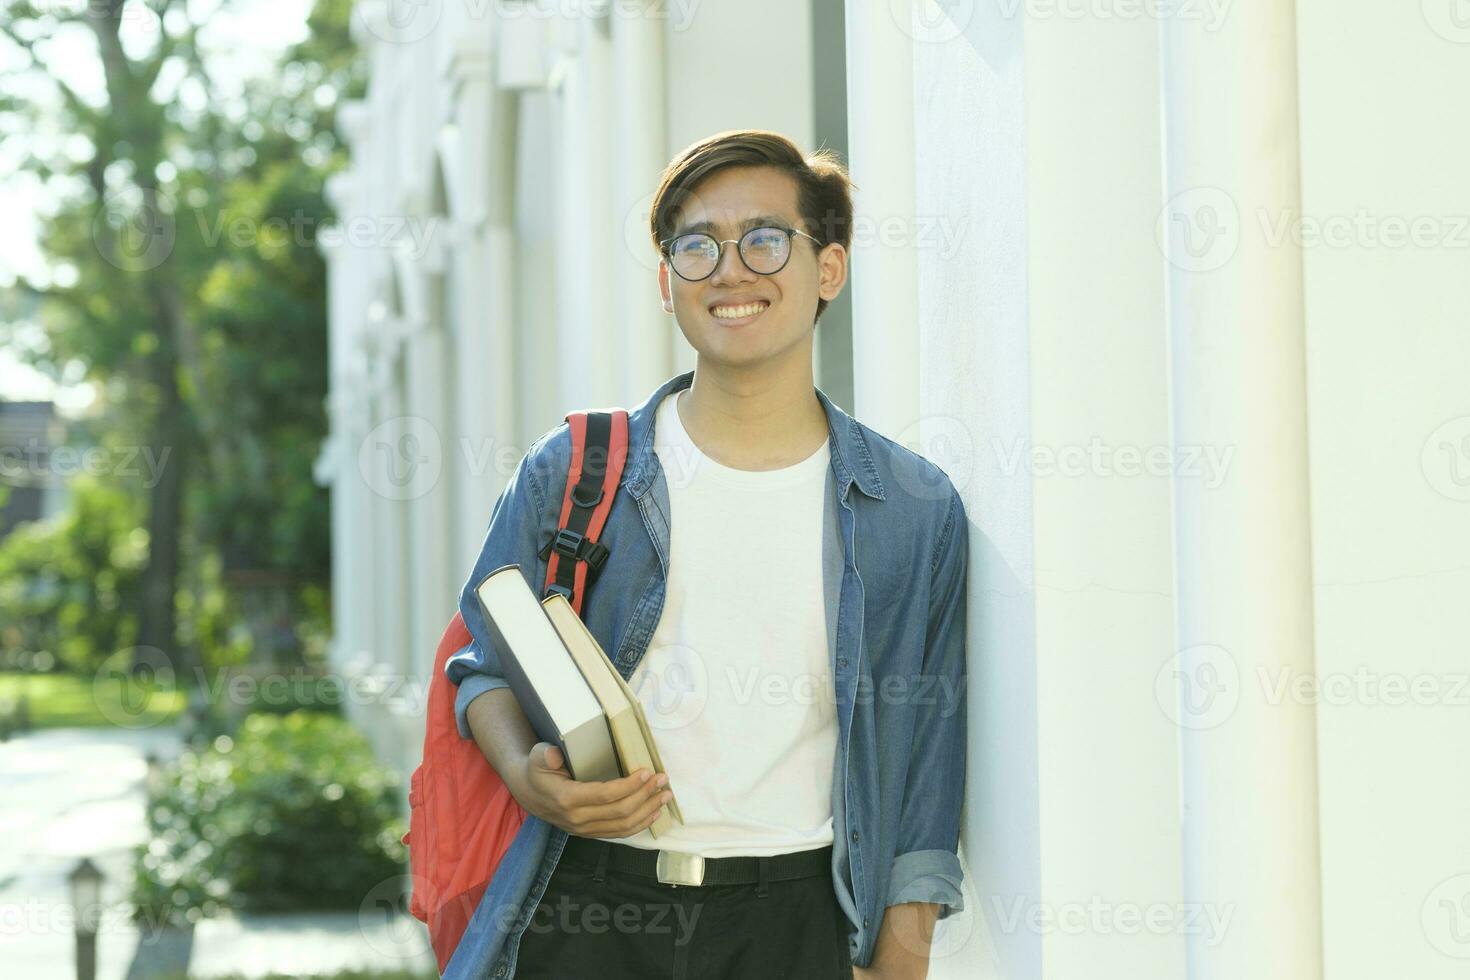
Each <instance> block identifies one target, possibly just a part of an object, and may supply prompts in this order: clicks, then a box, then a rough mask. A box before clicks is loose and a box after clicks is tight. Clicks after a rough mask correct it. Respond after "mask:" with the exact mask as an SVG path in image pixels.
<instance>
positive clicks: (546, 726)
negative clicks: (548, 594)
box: [475, 564, 620, 781]
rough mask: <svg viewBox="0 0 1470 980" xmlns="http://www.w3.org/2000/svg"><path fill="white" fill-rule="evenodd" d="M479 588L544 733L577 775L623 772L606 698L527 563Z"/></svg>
mask: <svg viewBox="0 0 1470 980" xmlns="http://www.w3.org/2000/svg"><path fill="white" fill-rule="evenodd" d="M475 594H476V595H477V596H478V597H479V600H480V611H481V613H482V614H483V615H484V617H485V625H486V627H487V628H488V630H489V632H490V637H491V640H492V642H493V643H494V645H495V652H496V653H497V654H499V655H500V665H501V669H502V671H503V673H504V674H505V679H506V681H507V682H509V684H510V689H511V692H512V693H513V694H515V697H516V701H518V702H519V703H520V706H521V710H522V711H524V712H525V713H526V718H527V719H528V720H529V721H530V722H531V727H532V729H534V730H535V732H536V737H537V738H539V739H540V740H541V741H543V742H550V743H552V744H553V745H555V746H557V747H558V748H560V749H561V750H562V755H563V756H564V757H565V759H566V767H567V772H568V774H570V775H571V777H572V778H573V779H576V780H579V781H588V780H605V779H617V778H618V776H619V775H620V773H619V771H618V756H617V751H616V749H615V748H614V744H613V738H612V733H611V732H610V731H609V729H608V724H607V716H606V715H605V714H604V713H603V710H602V705H601V704H600V703H599V702H598V700H597V697H596V696H595V695H594V694H593V693H592V689H591V688H590V687H588V686H587V680H586V678H584V677H583V676H582V671H581V670H580V669H579V668H578V667H577V664H576V662H575V661H574V660H573V659H572V656H571V654H570V653H568V652H567V648H566V645H565V644H564V643H563V642H562V639H561V635H560V634H559V633H558V632H557V629H556V627H555V626H554V625H553V624H552V622H551V620H550V618H549V617H548V616H547V615H546V611H545V609H543V608H542V606H541V603H540V602H538V601H537V600H536V594H535V593H534V592H532V591H531V587H530V585H528V584H527V583H526V579H525V576H523V575H522V574H521V568H520V566H519V565H514V564H512V565H502V566H501V567H499V568H497V569H495V570H494V571H492V572H491V573H490V574H488V575H486V576H485V577H484V578H483V579H481V580H480V584H479V585H477V586H476V587H475Z"/></svg>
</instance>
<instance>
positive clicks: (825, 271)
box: [817, 242, 847, 303]
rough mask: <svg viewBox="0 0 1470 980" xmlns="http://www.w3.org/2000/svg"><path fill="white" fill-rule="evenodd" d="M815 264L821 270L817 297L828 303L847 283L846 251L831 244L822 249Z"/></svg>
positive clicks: (833, 243)
mask: <svg viewBox="0 0 1470 980" xmlns="http://www.w3.org/2000/svg"><path fill="white" fill-rule="evenodd" d="M817 264H818V268H819V269H820V270H821V274H820V276H819V278H818V280H817V295H818V296H820V297H821V298H822V299H824V300H826V301H827V302H829V303H830V302H832V300H834V299H836V298H837V294H838V293H840V292H842V287H843V285H844V284H845V283H846V282H847V249H845V248H843V247H842V246H841V245H840V244H839V243H837V242H831V243H829V244H828V245H827V247H826V248H824V249H822V254H821V255H820V256H818V257H817Z"/></svg>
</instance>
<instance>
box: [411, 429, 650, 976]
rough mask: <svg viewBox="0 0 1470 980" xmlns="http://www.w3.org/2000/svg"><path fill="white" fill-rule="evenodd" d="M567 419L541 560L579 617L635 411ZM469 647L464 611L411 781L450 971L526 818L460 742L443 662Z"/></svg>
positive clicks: (417, 877) (427, 880)
mask: <svg viewBox="0 0 1470 980" xmlns="http://www.w3.org/2000/svg"><path fill="white" fill-rule="evenodd" d="M566 420H567V422H568V423H570V425H571V433H572V458H571V466H570V470H569V472H568V474H567V484H566V493H565V495H564V497H563V500H562V507H561V519H560V520H559V521H558V525H559V527H558V530H557V532H556V534H555V536H553V537H552V538H551V539H550V540H548V541H547V542H546V543H545V544H544V545H543V546H542V548H541V550H540V556H541V557H542V558H545V559H547V568H546V590H545V593H544V595H546V596H549V595H550V594H551V593H552V592H560V593H561V594H562V595H565V596H566V597H567V600H568V601H569V602H571V604H572V609H573V610H575V611H576V612H577V614H578V615H580V614H581V612H582V597H583V595H584V594H585V592H586V590H587V588H588V587H589V586H590V585H591V584H592V581H595V579H596V576H597V573H598V572H599V571H601V569H602V566H603V563H604V562H606V561H607V556H608V549H607V548H606V547H604V546H603V545H601V544H600V543H598V541H597V539H598V538H599V537H600V536H601V535H602V528H603V525H604V524H605V523H606V522H607V514H608V511H610V510H611V509H612V503H613V498H614V497H615V496H616V494H617V489H618V482H619V480H621V479H622V475H623V464H624V463H625V462H626V459H627V454H628V453H627V450H628V413H627V412H626V411H624V410H622V409H612V410H609V411H601V412H573V413H571V414H569V415H567V416H566ZM589 573H590V575H589ZM469 642H470V633H469V630H468V629H467V628H466V627H465V624H464V618H463V617H462V616H461V615H460V614H459V613H457V612H456V613H455V614H454V618H453V619H452V620H450V621H449V625H448V626H447V627H445V629H444V635H443V636H442V637H441V638H440V640H439V648H438V650H437V651H435V654H434V670H433V673H432V674H431V675H430V677H429V699H428V711H427V718H426V719H425V731H424V755H423V761H422V762H420V763H419V765H418V767H417V768H416V769H414V771H413V778H412V779H411V780H410V783H409V790H408V805H409V830H408V833H406V834H404V835H403V843H405V844H407V845H408V853H409V870H410V872H411V881H412V885H413V887H412V895H411V898H410V901H409V912H410V913H411V914H412V915H413V916H414V917H415V918H417V919H419V920H421V921H422V922H424V923H425V924H427V925H428V927H429V943H430V945H431V946H432V947H433V949H434V956H435V957H436V958H437V959H438V961H439V970H440V972H441V973H442V972H443V971H444V967H445V966H446V965H447V964H448V963H449V958H450V957H451V956H453V955H454V949H455V947H456V946H458V945H459V940H460V937H461V936H463V935H464V931H465V928H466V927H467V926H468V925H469V921H470V919H471V917H473V916H474V914H475V909H476V908H477V907H478V906H479V904H480V899H481V898H482V897H483V896H484V894H485V889H486V887H487V886H488V885H489V884H490V879H491V878H492V877H493V876H494V874H495V869H496V868H497V867H498V866H499V865H500V859H501V858H502V857H504V856H505V852H506V851H507V850H509V849H510V845H511V842H512V841H513V840H515V836H516V834H517V832H519V831H520V829H521V824H522V823H524V822H525V819H526V811H525V809H524V808H522V807H521V805H520V804H519V803H517V802H516V801H515V797H513V796H511V795H510V790H509V789H508V788H507V787H506V785H505V782H504V781H503V780H502V779H501V778H500V775H499V774H498V773H497V772H496V771H495V769H494V768H493V767H492V766H491V765H490V763H489V762H488V761H486V759H485V756H484V755H483V754H481V752H480V748H479V746H478V745H476V744H475V740H474V739H471V738H463V737H461V736H460V734H459V729H458V727H457V726H456V724H455V719H454V698H455V693H456V688H455V686H454V685H453V684H451V683H450V682H449V679H448V678H447V677H445V676H444V664H445V662H446V661H447V660H448V659H449V658H450V657H451V656H453V655H454V654H455V653H457V652H459V651H460V650H461V649H463V648H464V647H465V645H466V644H468V643H469Z"/></svg>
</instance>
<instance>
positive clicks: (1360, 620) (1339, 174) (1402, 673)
mask: <svg viewBox="0 0 1470 980" xmlns="http://www.w3.org/2000/svg"><path fill="white" fill-rule="evenodd" d="M1297 8H1298V16H1297V38H1298V40H1297V49H1298V53H1299V59H1300V66H1301V67H1300V74H1301V94H1300V106H1301V110H1300V111H1301V158H1302V210H1301V217H1302V230H1303V232H1304V233H1306V234H1307V237H1306V239H1305V241H1306V242H1307V244H1305V245H1304V246H1303V248H1302V255H1303V271H1304V283H1305V309H1306V323H1307V327H1306V337H1307V377H1308V391H1309V398H1308V406H1309V420H1310V433H1311V507H1312V546H1313V566H1314V579H1315V590H1314V598H1315V617H1316V624H1317V669H1318V672H1319V676H1320V677H1321V678H1322V680H1323V686H1322V690H1321V694H1320V704H1319V705H1318V707H1317V719H1318V733H1319V761H1318V773H1319V786H1320V799H1321V810H1322V821H1321V856H1322V857H1321V860H1322V899H1323V914H1322V927H1323V940H1324V963H1325V969H1326V974H1327V976H1328V977H1329V978H1331V980H1367V978H1374V977H1383V976H1389V975H1392V976H1402V977H1416V978H1417V977H1424V978H1435V980H1439V978H1449V977H1460V976H1464V975H1466V973H1467V972H1470V832H1467V828H1470V763H1467V761H1466V760H1467V746H1470V688H1467V687H1466V686H1465V677H1466V675H1467V673H1470V652H1467V647H1466V642H1465V637H1466V635H1467V632H1470V631H1467V625H1470V602H1467V601H1466V596H1467V595H1470V565H1467V562H1466V556H1467V555H1470V383H1467V377H1470V370H1467V368H1470V327H1467V319H1470V318H1467V315H1466V311H1467V310H1470V265H1467V263H1470V180H1467V179H1466V166H1465V162H1466V160H1467V159H1470V127H1466V126H1464V125H1459V124H1457V123H1454V122H1452V121H1451V117H1452V116H1453V115H1455V114H1458V115H1460V116H1461V117H1463V115H1464V113H1463V106H1464V93H1465V92H1467V91H1470V18H1467V17H1466V11H1465V8H1464V6H1463V4H1462V5H1459V6H1457V5H1456V4H1454V3H1450V2H1444V3H1440V2H1436V0H1426V2H1424V3H1408V4H1348V5H1342V4H1332V3H1324V2H1321V0H1298V3H1297ZM1370 63H1371V64H1373V65H1381V66H1383V67H1382V69H1381V70H1378V69H1375V70H1371V71H1365V70H1364V66H1365V65H1367V64H1370ZM1273 217H1274V216H1273ZM1416 226H1417V228H1418V231H1417V232H1415V230H1414V229H1415V228H1416ZM1253 233H1254V234H1257V235H1260V234H1262V233H1263V232H1262V231H1261V229H1260V225H1259V222H1258V223H1257V227H1256V229H1255V230H1254V231H1253ZM1416 240H1417V242H1418V244H1416V243H1415V242H1416Z"/></svg>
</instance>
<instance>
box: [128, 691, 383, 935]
mask: <svg viewBox="0 0 1470 980" xmlns="http://www.w3.org/2000/svg"><path fill="white" fill-rule="evenodd" d="M398 795H399V786H398V782H397V780H396V778H395V777H394V776H392V775H391V774H390V773H388V772H387V771H385V770H384V769H382V768H381V767H379V766H378V764H377V762H376V761H375V760H374V758H373V756H372V754H371V751H370V750H369V748H368V746H367V743H366V742H365V741H364V740H363V738H362V736H361V734H360V733H358V732H357V731H356V730H355V729H354V728H352V727H351V725H349V724H348V723H347V722H345V721H343V720H341V719H340V718H336V717H333V716H331V715H327V714H321V713H318V712H306V711H296V712H292V713H290V714H285V715H277V714H267V713H259V714H252V715H250V716H248V717H247V718H245V720H244V721H243V723H242V724H241V726H240V729H239V731H238V733H237V737H235V738H231V737H230V736H228V735H222V736H219V737H218V738H216V739H215V740H214V742H213V744H212V745H211V746H210V747H209V748H208V749H206V750H205V751H203V752H198V753H192V752H191V753H185V754H184V755H183V756H181V757H180V759H179V760H178V762H176V763H174V764H173V765H172V766H170V767H169V768H168V770H166V772H165V774H164V779H163V787H162V789H161V791H160V792H159V793H158V794H157V795H156V797H155V798H154V799H153V800H152V801H151V802H150V805H149V808H148V825H149V830H150V837H151V840H150V841H149V842H148V843H147V844H146V845H143V846H141V847H139V848H138V849H137V852H136V857H137V874H136V876H135V884H134V892H133V898H132V900H133V904H134V906H135V912H134V915H135V917H136V918H138V919H140V920H143V921H147V922H149V923H151V924H162V923H164V922H171V923H174V924H182V923H184V922H196V921H198V920H199V919H200V918H203V917H206V916H210V915H213V914H215V913H217V912H218V911H220V910H221V909H223V908H232V909H237V910H241V911H257V912H282V911H294V910H306V909H313V910H315V909H356V908H357V907H358V906H359V905H360V903H361V902H362V900H363V898H364V896H366V895H367V894H368V892H370V891H372V890H373V889H374V888H375V887H378V886H381V885H382V884H383V883H384V882H386V881H390V880H392V879H395V878H396V877H397V876H399V875H402V874H404V872H405V867H404V865H405V862H406V860H407V853H406V851H407V849H406V848H405V847H404V846H403V845H402V844H401V843H400V840H399V839H400V838H401V837H402V836H403V833H404V830H405V828H404V826H403V820H402V817H401V816H400V815H399V809H398V803H397V800H398ZM392 897H393V898H398V897H399V896H392Z"/></svg>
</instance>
